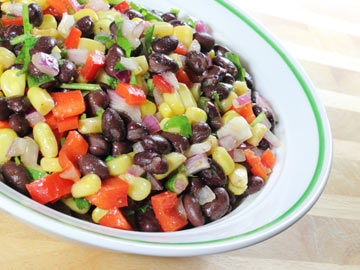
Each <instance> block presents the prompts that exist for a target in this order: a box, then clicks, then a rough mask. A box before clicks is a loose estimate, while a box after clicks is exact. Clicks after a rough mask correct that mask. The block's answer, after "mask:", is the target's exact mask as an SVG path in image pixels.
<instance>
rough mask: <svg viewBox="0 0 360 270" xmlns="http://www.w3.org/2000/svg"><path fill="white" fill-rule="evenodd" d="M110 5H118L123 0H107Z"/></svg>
mask: <svg viewBox="0 0 360 270" xmlns="http://www.w3.org/2000/svg"><path fill="white" fill-rule="evenodd" d="M107 2H108V3H109V4H110V5H115V6H116V5H118V4H120V3H121V2H124V0H108V1H107Z"/></svg>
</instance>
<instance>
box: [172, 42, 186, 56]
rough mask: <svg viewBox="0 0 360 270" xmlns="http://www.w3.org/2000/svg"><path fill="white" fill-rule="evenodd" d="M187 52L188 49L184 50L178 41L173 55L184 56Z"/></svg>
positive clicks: (184, 47)
mask: <svg viewBox="0 0 360 270" xmlns="http://www.w3.org/2000/svg"><path fill="white" fill-rule="evenodd" d="M187 52H188V49H187V48H186V46H185V45H184V44H183V43H181V42H180V41H179V43H178V46H177V48H176V50H175V51H174V53H177V54H181V55H186V54H187Z"/></svg>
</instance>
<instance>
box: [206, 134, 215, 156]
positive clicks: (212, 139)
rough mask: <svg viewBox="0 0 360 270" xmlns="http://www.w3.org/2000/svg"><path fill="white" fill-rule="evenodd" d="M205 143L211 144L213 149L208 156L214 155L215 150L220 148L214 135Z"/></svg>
mask: <svg viewBox="0 0 360 270" xmlns="http://www.w3.org/2000/svg"><path fill="white" fill-rule="evenodd" d="M204 142H210V143H211V149H210V151H209V152H208V153H207V154H208V155H212V154H213V153H214V151H215V149H216V148H217V147H218V139H217V138H216V137H215V136H214V135H210V136H209V137H207V139H206V140H205V141H204Z"/></svg>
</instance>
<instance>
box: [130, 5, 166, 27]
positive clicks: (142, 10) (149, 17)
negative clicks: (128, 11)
mask: <svg viewBox="0 0 360 270" xmlns="http://www.w3.org/2000/svg"><path fill="white" fill-rule="evenodd" d="M130 6H131V8H133V9H136V10H137V11H139V12H140V13H141V14H142V15H144V17H145V21H151V20H155V21H159V22H163V21H164V20H163V19H161V18H160V17H159V16H158V15H156V14H155V13H153V12H151V11H149V10H147V9H145V8H143V7H142V6H138V5H136V4H135V3H134V2H131V3H130Z"/></svg>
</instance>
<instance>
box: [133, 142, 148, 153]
mask: <svg viewBox="0 0 360 270" xmlns="http://www.w3.org/2000/svg"><path fill="white" fill-rule="evenodd" d="M133 151H134V153H135V154H136V153H141V152H144V151H145V149H144V147H143V146H142V144H141V142H137V143H134V144H133Z"/></svg>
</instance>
